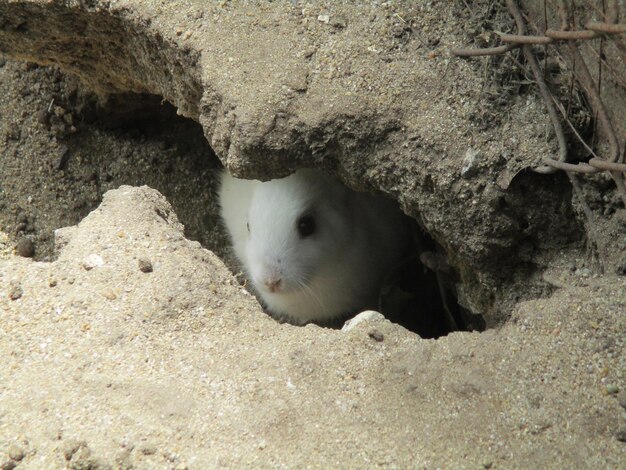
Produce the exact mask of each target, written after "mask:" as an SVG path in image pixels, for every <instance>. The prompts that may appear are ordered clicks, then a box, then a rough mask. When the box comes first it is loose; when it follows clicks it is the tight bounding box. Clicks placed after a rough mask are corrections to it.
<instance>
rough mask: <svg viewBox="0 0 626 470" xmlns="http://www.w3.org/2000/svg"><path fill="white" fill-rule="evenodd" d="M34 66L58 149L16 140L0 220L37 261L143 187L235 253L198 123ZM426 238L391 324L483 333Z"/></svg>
mask: <svg viewBox="0 0 626 470" xmlns="http://www.w3.org/2000/svg"><path fill="white" fill-rule="evenodd" d="M27 72H28V73H29V74H32V75H34V76H35V77H34V79H36V80H37V81H38V82H39V83H52V84H53V85H52V86H51V89H50V90H47V89H45V88H44V89H42V93H41V98H39V97H38V101H35V102H34V103H33V102H30V103H26V104H25V105H24V106H30V107H31V108H32V109H33V111H34V112H33V113H32V116H33V118H32V119H33V121H34V120H36V121H37V122H36V123H34V122H31V123H30V124H28V125H31V126H32V125H35V126H39V129H40V130H41V131H43V132H44V133H46V132H47V135H48V136H49V138H50V139H51V140H52V141H54V142H56V143H55V145H56V149H54V148H53V149H50V148H43V149H42V150H41V151H40V153H39V154H33V155H32V156H31V155H27V156H26V157H24V155H22V154H21V153H20V152H21V148H20V146H19V145H20V144H19V137H18V138H17V139H16V140H15V142H16V143H15V144H14V140H11V141H10V145H11V148H10V149H8V151H7V153H6V155H5V157H4V158H5V160H6V161H5V163H6V164H7V167H11V166H13V167H15V174H13V173H10V172H7V173H6V174H4V175H0V176H4V177H6V178H8V179H7V182H8V184H4V185H3V186H4V188H5V191H4V192H3V194H2V201H0V202H1V203H2V205H3V207H4V208H5V209H6V210H4V211H3V212H2V213H1V214H0V223H2V225H3V226H4V227H6V231H7V232H9V233H12V235H13V236H14V237H15V239H16V240H19V239H21V238H25V237H27V238H29V239H30V240H32V241H33V242H34V247H35V258H36V259H38V260H44V261H45V260H52V259H53V258H54V249H53V245H54V237H53V231H54V230H55V229H56V228H59V227H64V226H69V225H74V224H76V223H77V222H78V221H80V220H81V219H82V218H83V217H85V216H86V215H87V214H88V213H89V212H90V211H92V210H93V209H95V208H96V207H97V206H98V205H99V204H100V202H101V200H102V195H103V194H104V193H105V192H106V191H108V190H109V189H114V188H117V187H119V186H120V185H122V184H129V185H134V186H138V185H144V184H145V185H148V186H150V187H153V188H155V189H157V190H158V191H160V192H161V193H162V194H164V196H165V197H166V198H167V199H168V201H169V202H170V203H171V204H172V207H173V209H174V211H175V212H176V213H177V215H178V217H179V219H180V220H181V222H182V223H183V224H184V225H185V228H186V236H187V237H188V238H190V239H194V240H197V241H199V242H200V243H201V244H203V245H204V246H205V247H207V248H209V249H211V250H212V251H214V252H215V253H216V254H218V256H221V257H222V258H223V259H225V260H227V261H228V260H229V259H231V258H229V250H228V248H227V246H228V239H227V236H226V234H225V233H224V231H223V229H222V228H221V224H220V217H219V207H218V203H217V197H216V187H215V184H216V182H217V178H215V173H216V172H217V171H219V170H220V168H221V165H220V163H219V161H218V159H217V157H216V156H215V155H214V153H213V151H212V150H211V148H210V147H209V145H208V143H207V141H206V139H205V137H204V135H203V132H202V128H201V126H200V125H199V124H197V123H195V122H193V121H192V120H190V119H186V118H183V117H180V116H178V115H177V114H176V109H175V108H174V107H173V106H171V105H169V104H168V103H165V102H163V100H162V98H161V97H159V96H147V95H124V96H117V97H112V98H111V99H110V100H109V101H108V102H107V103H105V104H102V103H98V102H97V100H96V99H95V98H94V97H89V96H84V95H81V92H80V91H77V90H79V87H77V86H76V85H75V84H73V83H72V81H71V80H69V79H68V78H66V77H64V76H62V75H60V74H59V73H58V72H56V71H54V70H53V69H48V68H39V67H29V68H27ZM22 94H23V93H22ZM37 110H38V111H37ZM67 115H71V117H70V118H68V117H67ZM52 137H53V139H52ZM14 145H15V149H13V146H14ZM22 164H24V165H30V166H31V167H32V166H37V167H38V168H39V170H38V173H37V172H32V171H30V170H29V171H22V170H21V169H20V168H21V167H20V165H22ZM16 175H19V177H16ZM16 180H17V181H18V183H15V181H16ZM0 182H1V181H0ZM32 187H40V188H42V190H41V191H40V192H39V193H36V194H35V196H34V198H33V200H32V201H31V202H30V203H29V205H28V206H24V205H22V203H21V201H22V200H23V197H22V196H23V191H24V189H23V188H32ZM419 238H420V240H421V241H420V244H421V246H420V247H419V248H416V249H415V253H413V256H412V257H411V258H410V259H409V260H407V262H406V263H405V264H404V265H403V266H402V267H400V268H399V269H398V271H397V273H396V274H395V276H394V279H393V280H392V281H391V282H390V284H389V286H386V288H385V289H386V290H385V291H384V292H383V293H382V295H381V305H380V306H379V308H380V309H381V310H383V313H385V314H386V315H387V316H388V318H389V319H390V320H391V321H394V322H397V323H399V324H401V325H403V326H405V327H406V328H407V329H409V330H411V331H414V332H416V333H418V334H419V335H420V336H422V337H426V338H434V337H439V336H441V335H445V334H447V333H449V332H450V331H453V330H454V329H457V328H458V329H461V330H468V329H482V326H481V324H480V322H474V323H472V321H468V318H470V317H469V316H468V315H467V312H464V311H463V309H461V308H460V307H459V306H458V304H457V302H456V297H455V295H454V279H453V276H451V275H450V273H444V274H441V273H439V274H436V273H435V271H433V270H431V269H428V268H426V267H425V266H424V264H423V263H422V262H421V261H420V259H419V255H420V254H421V253H423V252H424V251H432V252H436V251H437V247H436V246H435V244H434V242H433V241H432V240H431V239H430V238H429V237H428V236H427V235H426V234H423V233H421V234H420V237H419ZM233 265H234V264H233ZM442 292H443V293H444V294H445V295H443V296H442V295H441V294H442ZM443 299H447V301H446V302H444V300H443ZM444 313H445V315H444ZM446 315H447V316H446ZM450 317H451V318H453V320H454V326H452V325H451V324H450V321H449V318H450ZM342 320H345V319H342ZM342 323H343V321H342ZM329 326H333V325H329ZM338 326H341V325H338Z"/></svg>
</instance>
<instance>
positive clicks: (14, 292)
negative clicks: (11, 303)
mask: <svg viewBox="0 0 626 470" xmlns="http://www.w3.org/2000/svg"><path fill="white" fill-rule="evenodd" d="M23 294H24V291H23V290H22V286H21V285H20V284H19V283H17V282H12V283H11V284H10V285H9V299H11V300H17V299H19V298H21V297H22V295H23Z"/></svg>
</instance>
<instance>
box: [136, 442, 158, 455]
mask: <svg viewBox="0 0 626 470" xmlns="http://www.w3.org/2000/svg"><path fill="white" fill-rule="evenodd" d="M139 452H141V453H142V454H143V455H154V454H156V453H157V448H156V446H153V445H151V444H144V445H142V446H140V447H139Z"/></svg>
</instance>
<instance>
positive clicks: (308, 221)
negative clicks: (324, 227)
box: [298, 215, 315, 238]
mask: <svg viewBox="0 0 626 470" xmlns="http://www.w3.org/2000/svg"><path fill="white" fill-rule="evenodd" d="M298 233H299V234H300V238H306V237H308V236H310V235H313V234H314V233H315V218H314V217H313V216H312V215H305V216H302V217H300V218H299V219H298Z"/></svg>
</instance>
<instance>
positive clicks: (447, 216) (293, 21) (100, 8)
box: [0, 0, 626, 469]
mask: <svg viewBox="0 0 626 470" xmlns="http://www.w3.org/2000/svg"><path fill="white" fill-rule="evenodd" d="M442 3H443V5H439V4H436V2H430V3H428V4H426V3H421V2H397V3H382V4H372V5H369V4H368V5H365V4H362V5H359V6H348V5H335V3H334V2H332V3H330V2H329V3H325V4H322V3H314V4H300V2H290V3H288V4H282V3H281V2H272V3H267V4H263V5H261V6H257V5H255V6H252V5H250V4H248V3H246V4H238V3H236V2H221V3H220V4H211V5H210V6H206V5H199V4H196V3H188V4H187V3H186V4H184V5H174V3H173V2H159V1H130V0H128V1H118V2H99V1H96V2H69V1H54V2H41V1H19V2H2V1H0V51H4V52H5V53H9V54H11V56H13V57H17V58H20V59H26V60H28V62H16V61H13V60H8V57H7V58H3V57H0V65H1V66H0V224H1V227H2V230H3V232H4V233H0V357H2V358H3V359H4V360H3V361H0V459H3V460H0V465H2V466H3V468H12V467H15V466H20V467H24V468H65V467H70V468H109V467H113V468H130V467H131V466H132V467H134V468H181V469H182V468H206V467H207V466H209V467H214V466H218V465H219V466H231V467H241V466H247V467H253V466H254V467H258V466H264V467H269V466H289V467H296V466H310V467H315V466H318V467H329V466H332V467H341V466H354V467H362V466H373V465H381V466H397V467H409V466H410V467H417V466H426V467H428V468H430V467H454V468H459V467H460V468H463V467H467V468H476V467H478V468H480V467H481V466H482V467H483V468H498V467H500V468H506V467H529V468H530V467H533V468H536V467H538V466H542V467H546V466H549V467H560V468H577V467H578V468H590V467H591V468H595V467H601V468H620V467H623V466H624V463H625V460H626V456H625V452H626V451H625V446H624V443H623V441H624V440H626V415H625V414H624V413H625V412H624V409H625V407H626V395H625V394H624V392H625V390H626V381H625V378H624V377H625V374H624V372H625V370H626V368H625V367H624V366H625V364H624V361H625V359H624V345H625V342H626V339H625V337H624V331H626V315H625V314H624V312H625V309H626V289H625V288H624V287H625V284H626V282H625V278H624V277H623V276H618V275H616V273H618V272H621V271H620V270H622V268H623V266H624V263H626V258H624V254H625V253H626V238H625V235H626V234H625V233H624V232H625V231H626V211H625V210H624V208H623V207H622V206H621V204H620V202H619V199H618V198H617V196H616V194H615V192H614V190H613V187H612V184H611V183H612V182H611V180H610V179H609V178H608V176H607V177H605V175H600V176H597V177H595V178H593V179H591V180H586V181H582V184H583V191H584V193H585V197H586V198H587V202H588V204H589V206H590V208H591V210H592V211H593V214H594V217H595V219H594V220H595V224H590V223H589V220H587V219H585V215H584V211H583V209H582V207H581V206H580V204H579V202H577V200H576V199H575V198H574V199H573V198H572V194H571V189H570V185H569V182H568V180H567V178H566V177H565V176H564V175H562V174H556V175H552V176H544V175H537V174H533V173H532V172H530V171H529V170H528V168H529V167H532V166H533V165H534V164H535V163H536V162H537V161H539V160H540V158H541V155H543V154H546V153H553V152H554V151H555V142H554V137H553V135H552V134H551V132H550V129H549V126H548V125H547V120H546V118H545V112H544V110H543V106H542V103H541V101H540V99H539V98H538V97H537V96H536V95H535V94H534V92H533V89H532V88H531V87H527V86H524V85H521V86H519V85H518V86H515V87H513V88H511V85H510V83H515V79H512V78H511V77H514V76H515V74H516V73H518V74H520V73H521V74H522V75H523V71H521V70H517V71H515V70H508V71H507V74H506V77H507V80H509V81H503V79H502V77H500V78H498V77H495V78H494V76H493V74H492V73H491V71H490V69H489V68H488V67H485V64H487V63H488V62H484V61H483V62H481V61H466V60H459V59H452V58H451V57H450V54H449V53H448V52H449V49H450V48H451V47H458V46H460V45H465V44H467V43H469V42H471V38H474V37H476V35H479V36H480V32H481V31H485V30H493V29H494V28H495V27H496V26H498V27H499V28H497V29H501V30H505V29H506V25H507V24H508V23H507V22H509V23H510V19H508V18H507V17H506V15H502V14H501V13H498V12H497V11H495V13H494V11H492V8H496V7H497V6H493V5H492V2H481V1H477V2H473V3H472V6H473V7H474V8H475V10H473V14H472V15H469V16H468V15H467V11H466V8H468V7H467V2H462V4H459V5H456V3H455V2H442ZM77 38H80V40H78V39H77ZM260 51H261V52H260ZM32 61H37V62H39V63H50V62H52V63H55V64H59V65H61V66H62V67H63V68H64V69H65V70H66V72H61V71H59V70H58V69H57V68H55V67H48V66H46V67H44V66H41V65H36V64H34V63H33V62H32ZM492 65H493V64H492ZM505 65H506V64H505ZM508 66H510V64H509V65H508ZM67 71H69V72H70V73H68V72H67ZM77 76H78V77H79V78H77ZM496 78H497V79H496ZM111 93H113V94H111ZM164 100H166V101H167V102H169V103H171V104H172V105H173V106H172V105H170V104H168V103H167V102H166V101H164ZM177 113H179V114H182V115H183V116H186V117H188V118H191V119H186V118H183V117H181V116H179V115H177ZM194 120H195V121H196V122H194ZM220 162H221V163H220ZM222 164H225V165H227V166H228V167H229V168H230V169H231V171H233V172H235V173H237V174H240V175H247V176H255V177H262V178H267V177H271V176H279V175H281V174H284V173H286V172H288V171H289V170H291V169H293V168H295V167H297V166H301V165H315V166H319V167H323V168H325V169H326V170H327V171H329V172H333V173H335V174H336V175H338V176H339V177H341V178H342V179H343V180H344V181H345V182H346V183H348V184H350V185H351V186H353V187H355V188H359V189H369V190H374V189H376V190H378V191H381V192H383V193H386V194H387V195H389V196H392V197H394V198H396V199H397V200H398V201H399V202H400V204H401V206H402V207H403V208H404V210H405V211H406V212H407V213H408V214H409V215H411V216H413V217H414V218H415V219H416V220H417V222H418V223H419V226H420V227H421V230H423V232H424V233H426V234H427V239H428V243H431V246H430V249H433V250H435V251H436V252H437V253H438V254H439V255H440V256H442V257H443V259H445V262H446V263H447V264H448V265H449V266H448V269H451V271H452V274H451V275H450V278H449V279H448V281H449V282H451V283H452V284H453V285H454V287H455V290H456V294H457V296H458V301H459V303H460V304H461V305H462V306H463V307H464V308H466V309H468V310H469V311H472V312H474V313H478V314H481V315H482V316H483V317H484V318H485V320H486V323H487V325H488V326H489V327H490V328H489V329H488V330H487V331H485V332H483V333H480V334H479V333H477V332H475V333H463V332H458V333H453V334H450V335H448V336H446V337H443V338H440V339H438V340H436V341H434V340H424V339H420V338H419V337H418V336H417V335H415V334H414V333H411V332H409V331H407V330H405V329H403V328H402V327H400V326H398V325H394V324H392V323H390V322H388V321H369V322H363V323H361V324H359V325H358V326H357V327H356V328H355V329H353V330H352V331H349V332H345V331H340V330H334V329H327V328H321V327H318V326H314V325H310V326H307V327H303V328H298V327H293V326H290V325H284V324H283V325H281V324H278V323H276V322H274V321H273V320H271V319H269V318H268V317H267V316H266V315H265V314H264V313H263V312H262V311H261V309H260V306H259V305H258V303H257V302H256V301H255V299H254V298H253V297H252V296H250V295H249V294H248V293H247V292H246V291H245V290H243V289H242V288H241V287H240V285H239V283H238V282H236V281H235V278H234V277H233V276H232V274H231V272H229V271H228V269H226V267H225V265H224V264H222V262H221V261H220V260H219V259H218V258H216V256H215V255H214V254H213V253H211V252H209V251H207V250H206V249H205V248H208V249H210V250H211V251H212V252H214V253H217V254H218V255H220V256H221V258H222V259H224V260H226V261H227V262H228V263H229V266H230V267H231V268H232V269H233V270H234V271H236V270H237V269H236V265H235V264H233V263H232V260H231V259H230V258H229V255H228V250H227V248H226V243H225V237H224V235H223V233H222V231H221V229H220V227H219V222H218V217H217V206H216V201H215V196H214V175H215V172H216V170H217V169H218V168H220V167H221V165H222ZM128 184H130V185H132V186H134V187H130V186H121V187H120V185H128ZM144 184H147V185H148V186H150V187H152V188H156V189H158V190H159V191H160V192H161V193H162V194H163V195H165V197H166V198H167V201H168V202H166V201H165V199H164V198H163V196H161V195H160V194H158V193H157V192H156V191H154V190H152V189H149V188H146V187H141V188H139V187H138V186H141V185H144ZM116 188H119V189H116ZM109 190H113V191H109ZM107 191H109V192H107ZM105 194H106V196H104V202H103V203H102V204H101V205H100V202H101V200H102V197H103V195H105ZM169 204H171V207H170V205H169ZM97 207H98V209H96V208H97ZM94 209H95V210H94ZM87 214H89V215H87ZM175 214H176V215H175ZM177 216H178V217H177ZM178 218H180V220H181V221H182V222H183V223H184V228H183V227H182V225H180V224H179V223H178ZM76 224H78V225H77V226H76ZM74 226H75V227H74ZM60 227H69V228H65V229H63V230H60V231H57V232H56V234H55V230H56V229H58V228H60ZM185 237H186V238H185ZM187 238H189V239H193V240H196V241H197V242H200V244H198V243H197V242H195V241H194V242H191V241H188V240H187ZM203 247H204V248H203ZM31 249H32V250H34V260H33V259H30V258H24V257H23V256H18V255H19V254H20V253H21V254H22V255H26V254H28V252H29V251H30V250H31ZM18 468H19V467H18Z"/></svg>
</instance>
